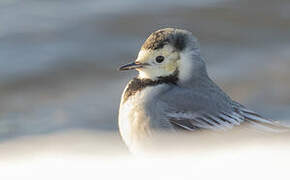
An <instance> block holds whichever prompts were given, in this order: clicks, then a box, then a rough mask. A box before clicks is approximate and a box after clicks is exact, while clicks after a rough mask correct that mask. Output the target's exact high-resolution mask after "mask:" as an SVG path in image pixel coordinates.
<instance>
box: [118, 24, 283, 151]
mask: <svg viewBox="0 0 290 180" xmlns="http://www.w3.org/2000/svg"><path fill="white" fill-rule="evenodd" d="M119 70H120V71H125V70H137V71H138V75H137V76H136V77H135V78H133V79H132V80H131V81H129V82H128V84H127V86H126V87H125V89H124V91H123V93H122V96H121V102H120V106H119V116H118V125H119V131H120V134H121V137H122V139H123V141H124V142H125V144H126V145H127V147H128V148H129V150H130V151H131V152H138V151H140V150H142V149H143V148H144V146H146V142H147V140H148V139H151V138H154V137H153V136H154V134H155V133H156V132H167V133H171V132H172V133H173V132H180V131H182V132H184V131H185V132H187V131H188V132H197V131H199V130H213V131H219V130H228V129H232V128H234V127H237V126H240V125H243V124H250V125H252V126H253V127H257V128H264V129H267V130H269V129H270V130H272V129H273V130H275V129H280V128H281V127H283V126H282V125H281V124H280V123H279V122H278V121H274V120H270V119H267V118H264V117H262V116H261V115H259V114H258V113H256V112H255V111H252V110H250V109H249V108H247V107H246V106H244V105H242V104H240V103H238V102H236V101H234V100H232V99H231V98H230V97H229V96H228V95H227V94H226V93H225V92H224V91H223V90H222V89H221V88H220V87H219V86H218V85H217V84H216V83H215V82H213V80H212V79H211V78H210V77H209V75H208V73H207V68H206V64H205V60H204V58H203V56H202V55H201V52H200V46H199V42H198V40H197V38H196V37H195V36H194V35H193V34H192V33H191V32H190V31H188V30H184V29H177V28H164V29H160V30H157V31H155V32H153V33H152V34H151V35H150V36H149V37H148V38H147V39H146V40H145V42H144V44H143V45H142V47H141V49H140V51H139V53H138V56H137V58H136V60H135V61H134V62H132V63H129V64H126V65H123V66H121V67H120V68H119Z"/></svg>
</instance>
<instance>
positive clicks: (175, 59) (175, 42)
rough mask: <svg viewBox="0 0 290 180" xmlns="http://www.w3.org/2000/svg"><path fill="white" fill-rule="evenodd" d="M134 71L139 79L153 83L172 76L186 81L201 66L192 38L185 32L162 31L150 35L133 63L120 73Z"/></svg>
mask: <svg viewBox="0 0 290 180" xmlns="http://www.w3.org/2000/svg"><path fill="white" fill-rule="evenodd" d="M131 69H136V70H137V71H138V72H139V76H138V77H139V78H141V79H151V80H157V79H158V78H162V77H167V76H171V75H176V76H177V78H178V79H179V80H186V79H188V78H190V77H192V76H193V75H194V73H195V71H196V72H197V73H199V72H198V71H200V70H202V69H204V71H205V65H204V62H203V60H202V59H201V57H200V53H199V46H198V43H197V40H196V39H195V37H194V36H193V35H192V34H191V33H190V32H189V31H186V30H181V29H173V28H166V29H161V30H158V31H156V32H154V33H152V34H151V35H150V36H149V37H148V38H147V40H146V41H145V42H144V44H143V45H142V47H141V50H140V52H139V54H138V57H137V59H136V60H135V62H133V63H130V64H126V65H123V66H121V67H120V70H131Z"/></svg>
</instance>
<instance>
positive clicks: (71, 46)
mask: <svg viewBox="0 0 290 180" xmlns="http://www.w3.org/2000/svg"><path fill="white" fill-rule="evenodd" d="M164 27H178V28H185V29H188V30H190V31H192V32H193V33H194V34H195V36H196V37H198V39H199V41H200V44H201V48H202V49H201V50H202V54H203V55H204V56H205V58H206V63H207V65H208V71H209V74H210V76H211V77H212V78H213V79H214V80H215V81H216V82H217V83H218V84H219V85H220V86H221V87H222V88H223V89H224V90H225V91H226V92H227V93H228V94H229V95H230V96H231V97H232V98H233V99H235V100H237V101H239V102H241V103H243V104H245V105H247V106H249V107H250V108H252V109H254V110H256V111H258V112H260V113H261V114H263V115H265V116H267V117H270V118H273V119H277V120H281V121H286V120H287V119H289V117H290V70H289V69H290V1H289V0H275V1H273V0H232V1H230V0H214V1H210V0H197V1H189V0H180V1H175V0H168V1H153V0H141V1H135V0H124V1H107V0H82V1H79V0H62V1H55V0H1V1H0V141H1V143H2V150H3V147H4V150H5V152H6V151H7V152H9V151H10V150H12V149H13V150H14V151H15V150H17V149H22V148H23V147H28V146H30V145H27V144H29V143H34V142H35V141H32V142H31V141H29V140H27V139H23V138H24V137H31V138H38V137H44V136H45V135H49V138H46V139H45V141H44V142H42V143H40V144H38V143H36V145H35V143H34V145H35V146H43V144H47V143H45V142H49V143H51V142H54V141H58V140H59V139H61V140H62V141H65V142H66V143H67V142H72V143H73V142H83V144H81V143H80V144H79V145H80V146H82V147H87V149H90V147H91V146H90V145H91V144H92V142H95V143H96V144H98V143H100V142H101V143H102V141H104V142H105V143H107V144H106V145H107V146H106V145H102V146H101V145H100V146H101V147H102V151H101V152H105V151H106V148H108V149H111V150H112V149H114V148H116V146H117V147H118V148H119V150H120V149H122V150H124V151H126V150H125V148H124V147H123V146H122V143H121V141H120V137H119V135H118V133H117V114H118V106H119V100H120V95H121V92H122V90H123V88H124V87H125V85H126V83H127V81H128V80H129V79H130V78H132V77H133V76H134V75H136V72H128V73H123V72H122V73H121V72H118V71H117V70H116V69H117V67H118V66H119V65H121V64H123V63H127V62H129V61H132V60H134V58H135V57H136V55H137V52H138V50H139V47H140V46H141V45H142V43H143V41H144V40H145V39H146V37H148V36H149V34H150V33H151V32H153V31H155V30H157V29H159V28H164ZM79 130H81V132H82V133H80V132H79ZM104 131H105V132H106V133H105V134H103V133H102V132H104ZM99 132H101V133H102V135H99V134H97V135H96V134H94V133H99ZM107 132H112V134H113V139H114V141H112V142H110V141H106V140H105V139H104V138H105V137H107ZM54 133H60V134H61V135H56V136H54V135H52V134H54ZM91 133H93V134H94V135H91ZM84 134H85V135H87V136H85V137H84V138H83V139H82V138H80V137H83V135H84ZM51 135H52V136H51ZM88 137H89V138H88ZM48 139H49V140H48ZM84 139H86V141H83V140H84ZM38 140H39V139H38ZM38 140H37V141H36V142H39V141H38ZM89 140H91V141H90V142H91V143H88V144H89V145H88V144H86V143H85V142H88V141H89ZM9 142H11V144H9ZM3 143H4V145H3ZM7 143H8V144H7ZM49 143H48V144H49ZM112 143H116V146H114V145H112ZM59 144H62V143H59ZM35 146H34V147H35ZM45 147H46V146H45ZM73 147H74V146H73ZM105 147H106V148H105ZM53 148H54V147H53V146H51V147H50V149H53ZM118 148H117V149H118ZM32 149H33V148H32ZM84 149H86V148H84ZM96 149H98V148H95V149H94V150H96ZM30 150H31V149H30ZM30 150H29V151H30ZM3 153H4V152H3Z"/></svg>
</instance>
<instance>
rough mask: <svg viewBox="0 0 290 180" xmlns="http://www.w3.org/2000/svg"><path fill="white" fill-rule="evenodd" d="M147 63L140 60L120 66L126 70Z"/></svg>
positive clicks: (121, 69)
mask: <svg viewBox="0 0 290 180" xmlns="http://www.w3.org/2000/svg"><path fill="white" fill-rule="evenodd" d="M145 65H146V64H142V63H139V62H133V63H130V64H125V65H123V66H121V67H120V68H119V71H126V70H131V69H137V68H142V67H144V66H145Z"/></svg>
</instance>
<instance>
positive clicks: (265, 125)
mask: <svg viewBox="0 0 290 180" xmlns="http://www.w3.org/2000/svg"><path fill="white" fill-rule="evenodd" d="M234 108H235V110H236V112H237V113H239V114H240V115H242V116H243V117H244V118H245V119H244V120H245V122H248V123H249V125H251V126H254V127H256V128H258V129H260V130H263V131H268V132H289V131H290V126H289V125H285V124H281V122H279V121H274V120H271V119H267V118H264V117H262V116H261V115H259V114H258V113H256V112H254V111H252V110H249V109H248V108H246V107H245V106H243V105H241V104H239V103H236V104H235V105H234Z"/></svg>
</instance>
